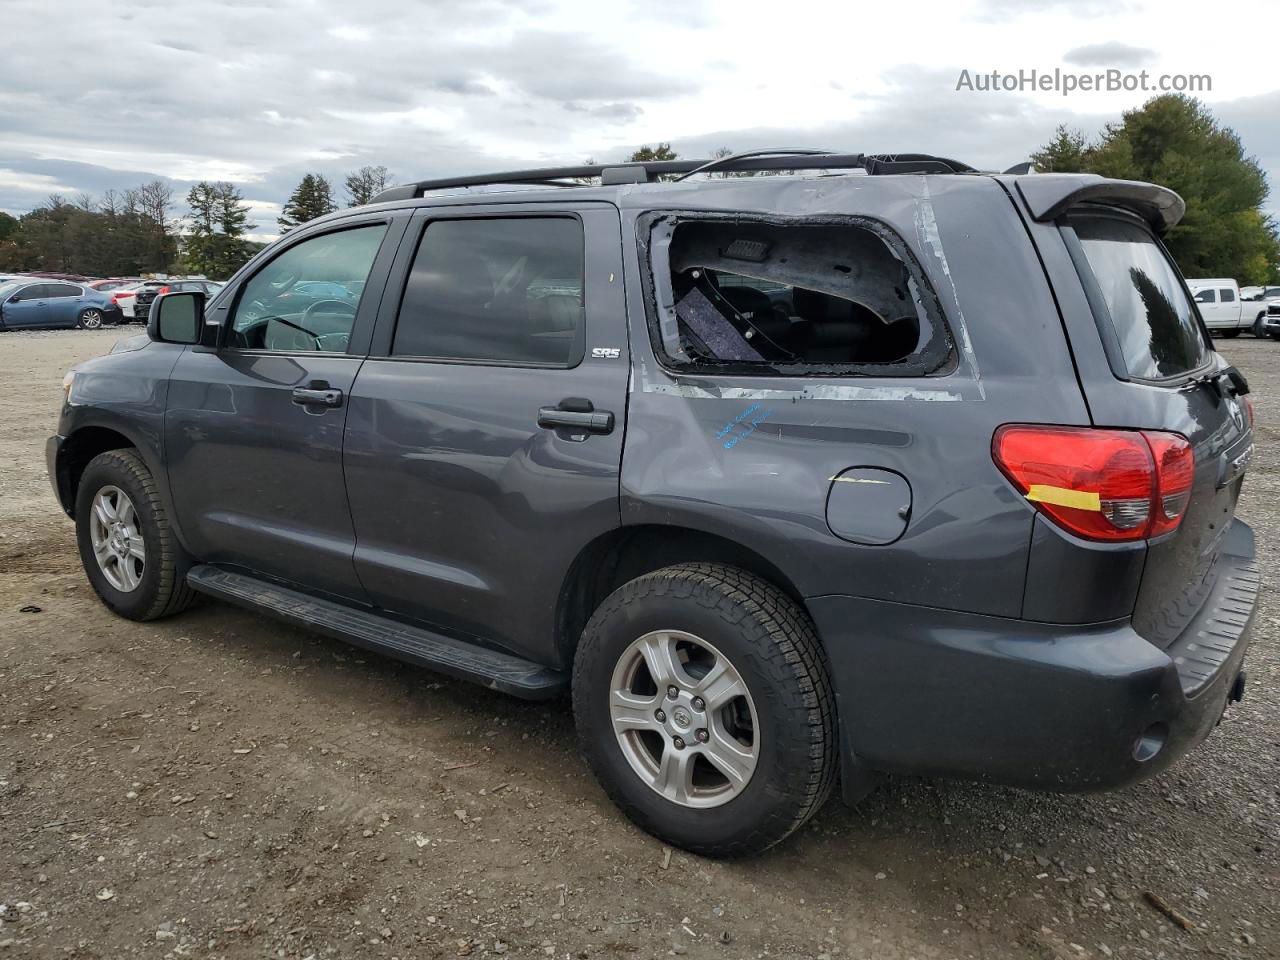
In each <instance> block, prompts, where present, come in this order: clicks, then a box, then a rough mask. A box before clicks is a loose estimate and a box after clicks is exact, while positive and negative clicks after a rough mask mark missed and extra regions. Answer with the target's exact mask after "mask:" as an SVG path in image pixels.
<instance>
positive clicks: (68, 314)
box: [0, 277, 121, 330]
mask: <svg viewBox="0 0 1280 960" xmlns="http://www.w3.org/2000/svg"><path fill="white" fill-rule="evenodd" d="M120 320H121V313H120V308H119V307H118V306H116V305H115V304H114V303H112V302H111V295H110V294H107V293H99V292H98V291H97V290H93V289H91V288H89V287H86V286H84V285H82V284H79V283H66V282H64V281H62V280H33V279H31V278H29V277H27V278H23V279H21V280H11V281H10V282H9V283H4V284H0V330H17V329H25V328H32V329H35V328H50V327H83V328H84V329H86V330H96V329H98V328H99V327H102V326H104V325H107V324H116V323H119V322H120Z"/></svg>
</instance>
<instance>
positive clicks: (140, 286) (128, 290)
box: [110, 280, 169, 323]
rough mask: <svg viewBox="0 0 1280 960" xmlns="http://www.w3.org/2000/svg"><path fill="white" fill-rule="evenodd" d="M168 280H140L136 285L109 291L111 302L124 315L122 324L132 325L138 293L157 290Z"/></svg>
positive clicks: (134, 318) (132, 284)
mask: <svg viewBox="0 0 1280 960" xmlns="http://www.w3.org/2000/svg"><path fill="white" fill-rule="evenodd" d="M168 282H169V281H168V280H140V281H138V282H137V283H131V284H129V285H128V286H124V287H119V288H117V289H115V290H112V291H111V294H110V296H111V300H112V302H113V303H115V305H116V306H118V307H119V308H120V312H121V313H122V314H124V320H123V322H124V323H133V322H134V321H135V320H136V319H137V317H136V316H135V315H134V303H135V301H136V300H137V296H138V291H140V290H145V289H152V290H159V289H160V288H161V287H163V286H165V285H166V284H167V283H168Z"/></svg>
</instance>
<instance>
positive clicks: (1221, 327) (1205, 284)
mask: <svg viewBox="0 0 1280 960" xmlns="http://www.w3.org/2000/svg"><path fill="white" fill-rule="evenodd" d="M1187 286H1188V287H1190V288H1191V295H1192V296H1193V297H1195V300H1196V306H1197V307H1199V308H1200V316H1202V317H1204V325H1205V326H1206V327H1208V328H1209V332H1210V333H1216V334H1218V335H1220V336H1223V337H1238V336H1240V331H1241V330H1248V329H1250V328H1251V327H1252V326H1253V320H1254V318H1253V314H1252V313H1250V314H1249V315H1248V316H1246V315H1245V311H1244V309H1243V304H1242V303H1241V300H1240V287H1239V286H1238V285H1237V284H1236V282H1235V281H1234V280H1223V279H1209V280H1191V279H1188V280H1187Z"/></svg>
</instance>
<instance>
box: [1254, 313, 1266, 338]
mask: <svg viewBox="0 0 1280 960" xmlns="http://www.w3.org/2000/svg"><path fill="white" fill-rule="evenodd" d="M1265 317H1266V314H1264V313H1260V314H1258V316H1257V318H1256V319H1255V320H1254V321H1253V327H1252V328H1251V329H1252V332H1253V335H1254V336H1255V337H1257V338H1258V339H1259V340H1261V339H1262V338H1263V337H1265V336H1266V335H1267V331H1266V330H1264V329H1263V328H1262V323H1263V319H1264V318H1265Z"/></svg>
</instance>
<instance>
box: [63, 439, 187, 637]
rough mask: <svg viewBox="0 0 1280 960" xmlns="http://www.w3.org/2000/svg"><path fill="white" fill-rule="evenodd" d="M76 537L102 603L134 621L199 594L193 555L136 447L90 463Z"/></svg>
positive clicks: (170, 610) (163, 613) (177, 608)
mask: <svg viewBox="0 0 1280 960" xmlns="http://www.w3.org/2000/svg"><path fill="white" fill-rule="evenodd" d="M76 540H77V541H78V543H79V547H80V561H81V563H83V564H84V570H85V573H86V574H87V575H88V577H89V583H90V584H91V585H92V586H93V589H94V591H96V592H97V594H98V596H99V598H101V600H102V602H103V603H104V604H106V605H107V606H108V607H109V608H111V609H112V610H114V611H115V612H116V613H118V614H120V616H122V617H127V618H128V619H130V620H155V619H156V618H158V617H164V616H168V615H169V614H172V613H177V612H178V611H180V610H183V609H185V608H186V607H187V606H189V605H190V604H191V601H192V600H193V599H194V598H195V594H194V593H193V592H192V590H191V588H190V587H188V586H187V583H186V579H185V578H186V572H187V568H188V567H189V566H190V561H189V559H188V558H187V556H186V554H185V553H184V552H183V550H182V547H181V546H179V544H178V541H177V538H176V537H174V535H173V530H172V529H171V528H170V526H169V520H168V518H167V517H166V516H165V512H164V506H163V504H162V503H161V501H160V493H159V491H158V490H157V488H156V482H155V479H154V478H153V477H152V475H151V471H150V470H148V469H147V465H146V463H144V462H143V460H142V458H141V457H140V456H138V454H137V453H136V452H135V451H133V450H109V451H107V452H106V453H100V454H98V456H96V457H94V458H93V459H92V460H90V461H89V465H88V466H87V467H85V469H84V474H83V476H81V478H80V486H79V488H78V490H77V492H76Z"/></svg>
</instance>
